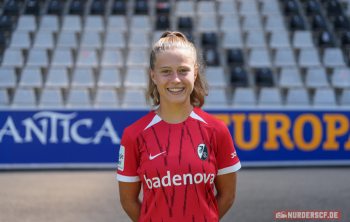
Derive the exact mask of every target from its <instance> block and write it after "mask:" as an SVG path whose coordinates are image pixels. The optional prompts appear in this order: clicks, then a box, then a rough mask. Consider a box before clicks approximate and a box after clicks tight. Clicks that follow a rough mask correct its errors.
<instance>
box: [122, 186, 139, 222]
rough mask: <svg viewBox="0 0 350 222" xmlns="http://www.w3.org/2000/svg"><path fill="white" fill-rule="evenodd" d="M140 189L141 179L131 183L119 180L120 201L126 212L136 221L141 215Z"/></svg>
mask: <svg viewBox="0 0 350 222" xmlns="http://www.w3.org/2000/svg"><path fill="white" fill-rule="evenodd" d="M140 190H141V182H140V181H138V182H131V183H130V182H121V181H119V194H120V203H121V204H122V206H123V209H124V210H125V212H126V213H127V214H128V216H129V217H130V218H131V220H132V221H134V222H137V221H138V220H139V218H140V215H141V200H140V199H139V194H140Z"/></svg>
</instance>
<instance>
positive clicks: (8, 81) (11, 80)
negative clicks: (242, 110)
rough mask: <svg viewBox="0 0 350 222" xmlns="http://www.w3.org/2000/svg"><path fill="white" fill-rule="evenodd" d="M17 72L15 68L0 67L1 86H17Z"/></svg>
mask: <svg viewBox="0 0 350 222" xmlns="http://www.w3.org/2000/svg"><path fill="white" fill-rule="evenodd" d="M16 82H17V81H16V73H15V70H14V69H13V68H4V67H0V88H15V87H16Z"/></svg>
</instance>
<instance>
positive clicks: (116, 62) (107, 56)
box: [101, 49, 124, 67]
mask: <svg viewBox="0 0 350 222" xmlns="http://www.w3.org/2000/svg"><path fill="white" fill-rule="evenodd" d="M123 65H124V58H123V54H122V52H121V51H119V50H111V49H105V50H104V51H103V54H102V60H101V66H102V67H122V66H123Z"/></svg>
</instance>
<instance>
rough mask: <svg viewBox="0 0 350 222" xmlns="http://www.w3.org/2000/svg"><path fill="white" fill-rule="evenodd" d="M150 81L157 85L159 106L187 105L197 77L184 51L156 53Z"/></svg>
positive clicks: (187, 51)
mask: <svg viewBox="0 0 350 222" xmlns="http://www.w3.org/2000/svg"><path fill="white" fill-rule="evenodd" d="M150 75H151V78H152V81H153V82H154V83H155V84H156V85H157V89H158V92H159V95H160V102H161V104H187V103H190V95H191V93H192V91H193V88H194V81H195V80H196V77H197V68H195V65H194V60H193V58H192V57H191V53H190V51H189V50H186V49H174V50H166V51H161V52H159V53H157V55H156V62H155V64H154V71H153V70H150Z"/></svg>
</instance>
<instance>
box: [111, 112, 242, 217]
mask: <svg viewBox="0 0 350 222" xmlns="http://www.w3.org/2000/svg"><path fill="white" fill-rule="evenodd" d="M240 168H241V164H240V162H239V159H238V157H237V155H236V151H235V148H234V146H233V141H232V137H231V134H230V132H229V130H228V128H227V126H226V125H225V123H224V122H223V121H221V120H218V119H217V118H215V117H213V116H211V115H210V114H208V113H206V112H204V111H202V110H201V109H200V108H196V107H195V108H194V110H193V111H192V113H191V115H190V116H189V117H188V118H187V119H186V120H185V121H184V122H182V123H179V124H169V123H166V122H164V121H163V120H162V119H161V118H160V117H159V116H158V115H157V114H155V113H154V112H153V111H151V112H150V113H149V114H147V115H146V116H144V117H143V118H141V119H140V120H138V121H137V122H135V123H134V124H133V125H131V126H129V127H127V128H126V129H125V130H124V133H123V136H122V140H121V146H120V152H119V163H118V171H117V173H118V175H117V179H118V180H119V181H123V182H136V181H140V180H141V182H142V184H143V201H142V208H141V216H140V219H139V221H142V222H143V221H152V222H162V221H163V222H169V221H177V222H178V221H182V222H186V221H191V222H193V221H198V222H199V221H207V222H214V221H215V222H216V221H219V213H218V205H217V202H216V199H215V195H214V180H215V177H216V176H218V175H222V174H227V173H231V172H235V171H237V170H239V169H240Z"/></svg>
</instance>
